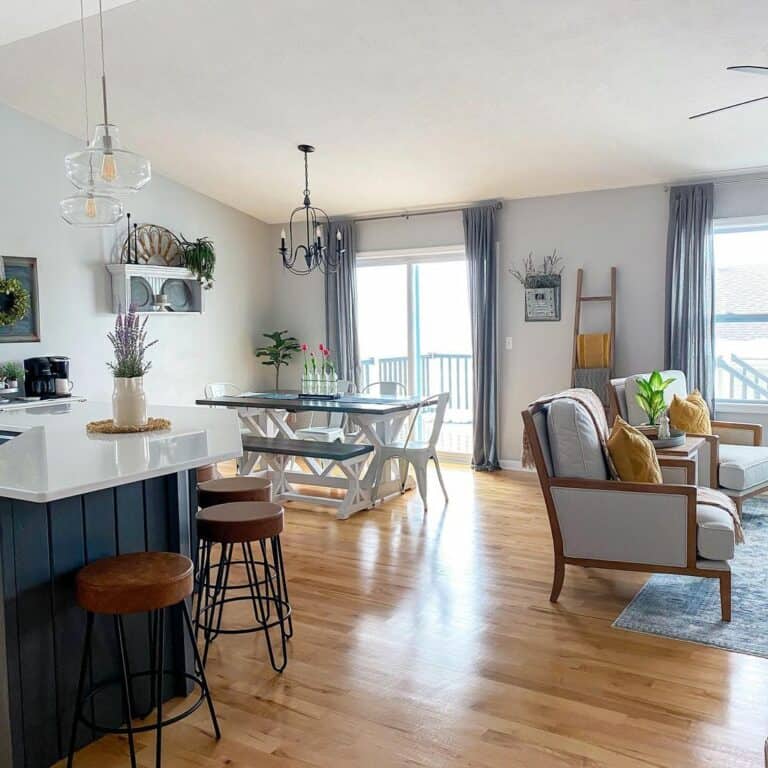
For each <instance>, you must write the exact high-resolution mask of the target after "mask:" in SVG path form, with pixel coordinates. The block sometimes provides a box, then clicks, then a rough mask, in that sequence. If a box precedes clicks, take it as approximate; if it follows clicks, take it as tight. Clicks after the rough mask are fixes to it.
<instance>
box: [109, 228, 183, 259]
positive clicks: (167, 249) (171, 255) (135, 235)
mask: <svg viewBox="0 0 768 768" xmlns="http://www.w3.org/2000/svg"><path fill="white" fill-rule="evenodd" d="M128 239H129V238H128V237H126V238H125V242H123V247H122V248H121V250H120V261H122V262H123V263H124V264H125V263H127V262H128V248H129V246H128ZM130 252H131V263H139V264H159V265H161V266H163V267H180V266H182V265H183V262H184V259H183V251H182V248H181V244H180V243H179V238H178V237H176V235H174V234H173V232H171V230H170V229H166V228H165V227H160V226H158V225H157V224H141V225H140V226H139V227H137V228H136V231H135V232H131V233H130Z"/></svg>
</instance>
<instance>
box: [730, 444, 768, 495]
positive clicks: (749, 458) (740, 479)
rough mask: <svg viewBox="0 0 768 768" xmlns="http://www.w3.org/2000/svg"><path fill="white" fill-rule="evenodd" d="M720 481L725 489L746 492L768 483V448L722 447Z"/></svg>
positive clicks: (746, 446) (749, 446) (753, 446)
mask: <svg viewBox="0 0 768 768" xmlns="http://www.w3.org/2000/svg"><path fill="white" fill-rule="evenodd" d="M719 470H720V471H719V475H718V479H719V482H720V485H721V486H722V487H723V488H729V489H730V490H732V491H744V490H746V489H747V488H751V487H752V486H754V485H762V484H763V483H765V482H768V447H765V446H762V445H721V446H720V466H719Z"/></svg>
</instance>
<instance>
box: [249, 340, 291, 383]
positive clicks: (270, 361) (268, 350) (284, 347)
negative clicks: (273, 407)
mask: <svg viewBox="0 0 768 768" xmlns="http://www.w3.org/2000/svg"><path fill="white" fill-rule="evenodd" d="M287 333H288V331H272V333H264V334H262V335H263V336H266V337H267V338H268V339H271V340H272V343H271V344H269V345H267V346H265V347H258V348H257V349H256V357H263V358H264V360H262V361H261V364H262V365H269V366H272V367H273V368H274V369H275V389H280V368H281V367H282V366H284V365H288V363H290V362H291V360H292V359H293V355H294V353H295V352H298V351H299V350H300V349H301V346H300V345H299V341H298V339H296V338H294V337H293V336H288V335H287Z"/></svg>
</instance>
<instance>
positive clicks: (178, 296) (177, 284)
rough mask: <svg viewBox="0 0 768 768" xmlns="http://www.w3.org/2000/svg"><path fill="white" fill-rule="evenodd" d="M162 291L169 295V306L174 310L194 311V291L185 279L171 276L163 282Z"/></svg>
mask: <svg viewBox="0 0 768 768" xmlns="http://www.w3.org/2000/svg"><path fill="white" fill-rule="evenodd" d="M161 293H164V294H165V295H166V296H167V297H168V306H169V307H170V308H171V309H172V310H173V311H174V312H191V311H192V291H190V290H189V286H188V285H187V283H186V281H184V280H177V279H176V278H171V279H169V280H166V281H165V282H164V283H163V287H162V290H161Z"/></svg>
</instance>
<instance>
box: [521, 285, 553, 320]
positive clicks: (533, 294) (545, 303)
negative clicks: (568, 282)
mask: <svg viewBox="0 0 768 768" xmlns="http://www.w3.org/2000/svg"><path fill="white" fill-rule="evenodd" d="M559 319H560V275H547V276H541V277H529V278H528V279H527V280H526V281H525V321H526V322H548V321H549V322H551V321H554V320H559Z"/></svg>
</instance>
